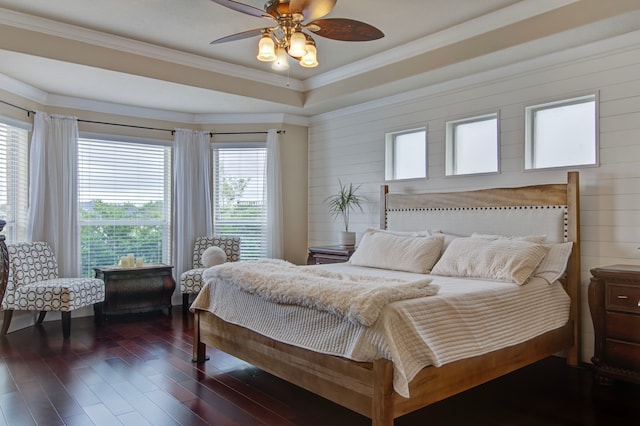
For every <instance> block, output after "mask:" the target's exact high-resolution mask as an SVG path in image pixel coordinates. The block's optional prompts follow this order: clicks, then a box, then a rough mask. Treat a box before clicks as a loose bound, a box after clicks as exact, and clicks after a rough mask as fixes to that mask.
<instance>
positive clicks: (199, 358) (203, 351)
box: [191, 310, 208, 364]
mask: <svg viewBox="0 0 640 426" xmlns="http://www.w3.org/2000/svg"><path fill="white" fill-rule="evenodd" d="M193 315H194V318H193V342H194V345H193V358H192V359H191V361H193V362H196V363H198V364H202V363H203V362H205V361H206V360H207V359H208V357H207V345H205V344H204V343H203V342H202V341H201V340H200V311H199V310H196V311H195V312H194V313H193Z"/></svg>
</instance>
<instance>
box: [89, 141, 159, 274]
mask: <svg viewBox="0 0 640 426" xmlns="http://www.w3.org/2000/svg"><path fill="white" fill-rule="evenodd" d="M78 202H79V204H80V220H79V221H80V249H81V264H82V274H83V276H93V275H94V271H93V268H94V267H95V266H107V265H115V264H117V262H118V260H119V259H120V257H121V256H124V255H126V254H128V253H134V254H135V256H140V257H142V258H144V261H145V263H170V259H171V253H170V247H171V235H170V229H171V226H170V219H171V214H170V209H171V148H170V147H169V146H162V145H156V144H152V143H130V142H123V141H107V140H93V139H80V141H79V143H78Z"/></svg>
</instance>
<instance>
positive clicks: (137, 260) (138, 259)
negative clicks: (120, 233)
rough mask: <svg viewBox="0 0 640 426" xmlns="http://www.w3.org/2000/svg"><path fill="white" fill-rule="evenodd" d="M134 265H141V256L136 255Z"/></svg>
mask: <svg viewBox="0 0 640 426" xmlns="http://www.w3.org/2000/svg"><path fill="white" fill-rule="evenodd" d="M136 266H138V267H140V266H142V258H141V257H136Z"/></svg>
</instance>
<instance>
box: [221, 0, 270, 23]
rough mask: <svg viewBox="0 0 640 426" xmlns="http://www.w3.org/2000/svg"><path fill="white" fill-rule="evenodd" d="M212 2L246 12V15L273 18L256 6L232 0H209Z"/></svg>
mask: <svg viewBox="0 0 640 426" xmlns="http://www.w3.org/2000/svg"><path fill="white" fill-rule="evenodd" d="M211 1H212V2H214V3H217V4H219V5H221V6H225V7H228V8H229V9H233V10H235V11H237V12H242V13H246V14H247V15H251V16H257V17H259V18H269V19H273V17H272V16H271V15H269V14H268V13H267V12H265V11H264V10H262V9H258V8H257V7H253V6H249V5H248V4H243V3H239V2H237V1H233V0H211Z"/></svg>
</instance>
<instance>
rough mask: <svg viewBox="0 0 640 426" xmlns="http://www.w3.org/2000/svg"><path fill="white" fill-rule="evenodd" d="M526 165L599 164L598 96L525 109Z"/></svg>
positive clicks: (563, 165) (528, 167)
mask: <svg viewBox="0 0 640 426" xmlns="http://www.w3.org/2000/svg"><path fill="white" fill-rule="evenodd" d="M525 116H526V125H525V132H526V133H525V168H526V169H543V168H548V167H566V166H577V165H594V164H597V138H596V135H597V131H596V117H597V111H596V96H595V95H588V96H582V97H579V98H573V99H566V100H562V101H557V102H549V103H546V104H541V105H534V106H530V107H527V108H526V110H525Z"/></svg>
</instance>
